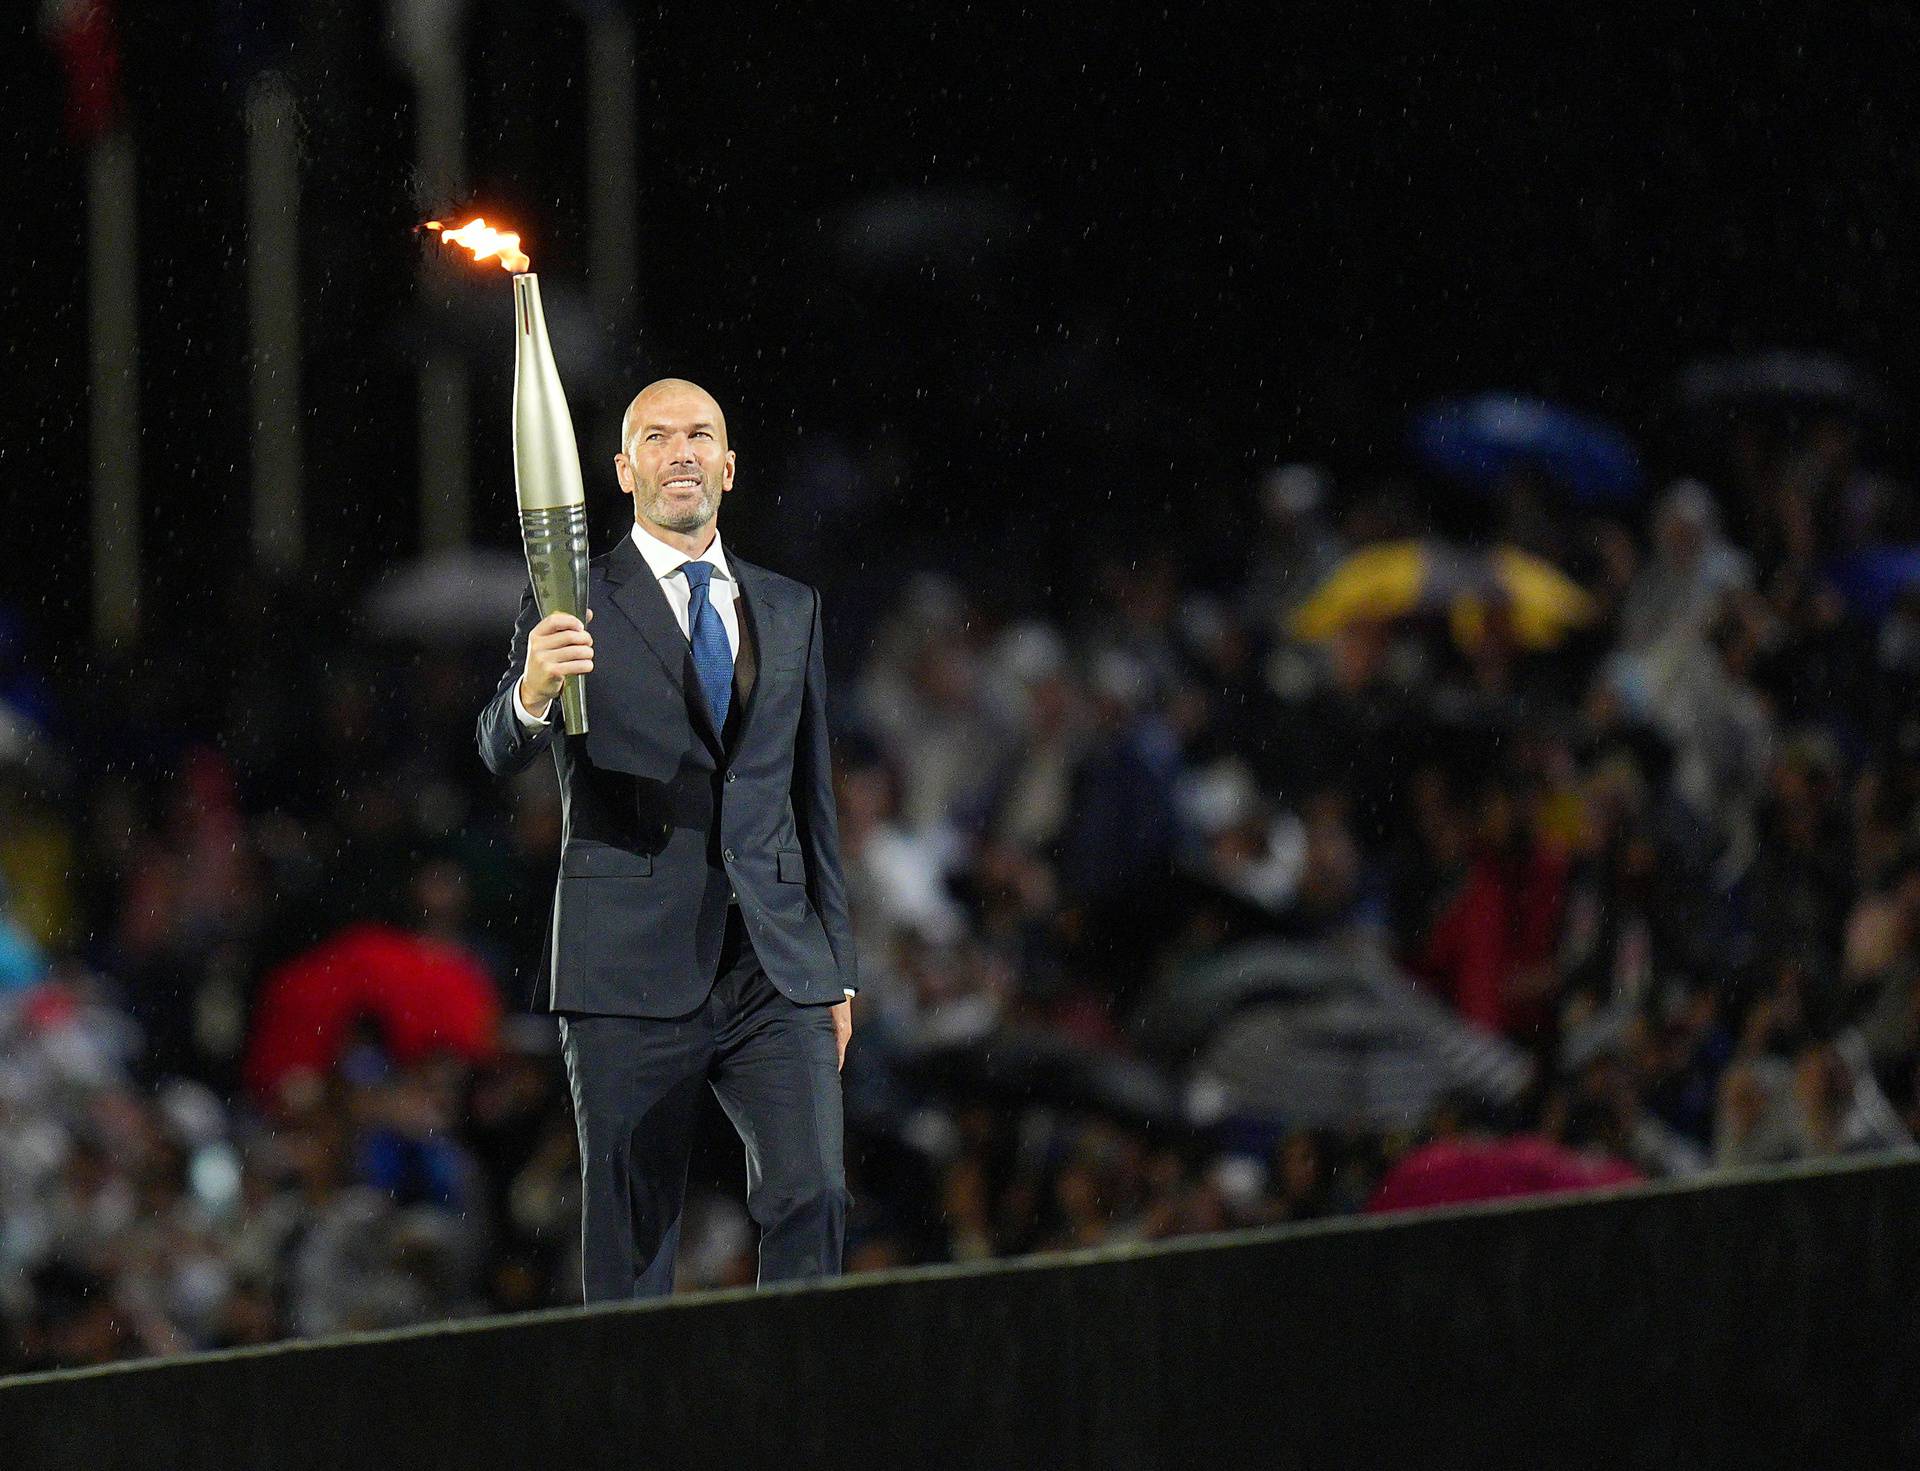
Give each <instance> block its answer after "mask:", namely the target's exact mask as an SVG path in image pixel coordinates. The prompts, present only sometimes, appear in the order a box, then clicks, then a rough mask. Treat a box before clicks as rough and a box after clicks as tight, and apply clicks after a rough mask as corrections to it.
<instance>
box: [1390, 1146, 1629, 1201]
mask: <svg viewBox="0 0 1920 1471" xmlns="http://www.w3.org/2000/svg"><path fill="white" fill-rule="evenodd" d="M1643 1178H1644V1176H1642V1175H1641V1173H1640V1171H1638V1170H1637V1169H1635V1168H1634V1167H1633V1166H1632V1165H1630V1164H1628V1163H1627V1162H1626V1161H1625V1160H1622V1159H1614V1158H1612V1157H1611V1156H1603V1157H1601V1158H1597V1159H1596V1158H1592V1157H1590V1156H1587V1155H1584V1154H1577V1153H1575V1152H1574V1151H1573V1150H1571V1149H1568V1148H1567V1147H1566V1146H1565V1145H1563V1144H1556V1143H1554V1142H1553V1140H1551V1139H1542V1138H1540V1137H1539V1136H1538V1135H1532V1134H1521V1135H1517V1136H1515V1137H1514V1138H1511V1139H1438V1140H1435V1141H1434V1142H1433V1143H1432V1144H1427V1145H1423V1146H1421V1147H1420V1148H1419V1149H1416V1150H1414V1151H1412V1152H1411V1153H1410V1154H1408V1155H1406V1156H1404V1157H1403V1158H1402V1159H1401V1160H1400V1162H1399V1163H1398V1164H1396V1165H1395V1166H1394V1167H1393V1168H1392V1169H1390V1170H1388V1171H1387V1174H1386V1178H1385V1179H1383V1180H1382V1181H1381V1182H1380V1187H1379V1189H1377V1190H1375V1191H1374V1193H1373V1199H1371V1200H1369V1201H1368V1202H1367V1209H1368V1210H1369V1211H1403V1210H1418V1209H1420V1208H1421V1207H1423V1206H1433V1205H1464V1204H1466V1203H1468V1202H1470V1201H1475V1200H1506V1199H1509V1198H1511V1197H1513V1196H1520V1195H1554V1194H1558V1193H1560V1192H1563V1191H1568V1190H1595V1189H1598V1188H1600V1187H1601V1186H1604V1185H1632V1184H1635V1183H1637V1182H1638V1181H1640V1180H1641V1179H1643Z"/></svg>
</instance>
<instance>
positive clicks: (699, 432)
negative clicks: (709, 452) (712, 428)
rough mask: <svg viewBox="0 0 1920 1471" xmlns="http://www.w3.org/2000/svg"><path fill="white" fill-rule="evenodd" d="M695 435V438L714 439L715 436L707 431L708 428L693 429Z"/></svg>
mask: <svg viewBox="0 0 1920 1471" xmlns="http://www.w3.org/2000/svg"><path fill="white" fill-rule="evenodd" d="M693 437H694V438H695V439H712V438H713V436H712V435H711V434H709V433H707V431H706V430H704V429H696V430H694V431H693Z"/></svg>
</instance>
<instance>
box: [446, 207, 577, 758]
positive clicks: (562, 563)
mask: <svg viewBox="0 0 1920 1471" xmlns="http://www.w3.org/2000/svg"><path fill="white" fill-rule="evenodd" d="M427 228H428V229H430V230H438V229H440V228H441V226H440V224H439V222H438V221H432V222H430V223H429V224H428V226H427ZM440 238H441V240H442V241H443V242H444V243H447V244H455V245H464V246H466V247H467V248H468V249H469V250H471V251H472V252H473V257H474V259H475V260H486V259H488V258H489V257H490V256H497V257H498V258H499V260H500V264H501V265H502V266H504V267H505V268H506V269H507V270H509V271H511V272H512V273H513V331H514V354H513V482H514V490H515V492H516V493H517V494H518V496H519V500H520V536H521V540H522V541H523V542H524V543H525V545H526V550H527V575H528V577H529V578H530V579H531V580H532V582H533V598H534V602H535V603H536V604H537V605H538V607H539V610H540V616H541V617H542V618H544V617H546V616H547V615H548V614H549V613H571V614H573V616H574V617H576V618H578V619H580V620H581V621H582V622H583V623H584V622H585V621H586V617H587V495H586V490H585V488H584V486H583V485H582V483H581V479H580V447H579V445H578V444H577V443H576V442H575V440H574V437H573V415H571V414H570V413H568V412H567V395H566V392H565V390H564V389H562V388H561V386H560V370H559V368H558V367H556V366H555V365H554V361H553V345H552V343H550V342H549V341H548V340H547V318H546V313H545V312H544V311H543V310H542V309H541V306H540V278H539V277H538V276H536V275H534V274H533V273H532V272H531V271H529V270H528V269H527V268H528V266H530V265H531V264H532V262H531V261H529V260H528V259H527V257H526V256H525V255H524V254H523V253H522V252H521V250H520V237H519V236H518V235H515V234H512V233H511V232H506V231H498V230H491V229H489V228H487V223H486V221H485V220H475V221H474V222H473V223H472V224H470V225H465V226H462V227H461V228H460V229H458V230H447V231H445V232H444V233H443V234H442V235H441V237H440ZM584 678H585V676H584V675H577V674H576V675H569V676H567V678H566V679H565V680H564V681H563V682H562V683H561V686H560V713H561V715H562V717H563V718H564V719H565V721H566V728H567V734H568V735H585V734H586V730H587V692H586V689H585V687H584V685H583V684H582V681H583V680H584Z"/></svg>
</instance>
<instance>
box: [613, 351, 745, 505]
mask: <svg viewBox="0 0 1920 1471" xmlns="http://www.w3.org/2000/svg"><path fill="white" fill-rule="evenodd" d="M623 431H624V433H623V439H624V448H623V452H622V453H620V454H617V455H615V456H614V457H613V465H614V473H615V474H616V475H617V476H618V477H619V479H620V488H621V489H622V490H624V491H625V492H626V493H627V494H628V495H630V496H632V497H633V499H634V508H635V513H636V514H637V515H639V516H640V517H641V518H642V519H644V520H647V521H650V522H652V523H653V524H654V525H655V526H658V527H661V528H663V529H665V530H668V531H697V530H699V529H700V528H701V527H702V526H705V525H706V524H707V523H708V522H710V521H711V520H713V518H714V515H715V513H716V512H718V511H719V509H720V497H721V496H722V495H723V494H724V493H725V492H727V491H729V490H731V489H733V451H732V450H730V449H728V448H727V421H726V418H725V417H724V416H723V415H722V414H721V412H720V406H719V405H718V404H716V403H715V402H714V401H713V399H712V398H711V397H710V396H709V395H708V394H707V393H705V392H704V391H702V390H701V389H699V388H696V387H695V386H694V385H693V384H691V383H673V384H667V385H661V384H656V385H655V386H653V387H652V388H649V389H647V390H646V391H645V392H644V393H642V394H641V395H640V396H639V397H638V398H636V399H635V400H634V401H633V403H632V405H631V406H630V407H629V408H628V410H627V417H626V422H625V424H624V426H623Z"/></svg>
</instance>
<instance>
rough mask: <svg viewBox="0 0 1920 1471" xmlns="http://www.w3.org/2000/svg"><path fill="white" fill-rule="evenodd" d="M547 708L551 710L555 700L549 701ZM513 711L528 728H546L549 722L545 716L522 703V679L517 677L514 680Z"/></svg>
mask: <svg viewBox="0 0 1920 1471" xmlns="http://www.w3.org/2000/svg"><path fill="white" fill-rule="evenodd" d="M547 708H548V709H549V710H551V709H552V708H553V702H552V701H551V700H549V701H548V702H547ZM513 713H514V714H515V715H518V716H519V717H520V723H521V724H522V725H524V726H525V727H526V728H527V729H528V730H540V729H542V728H544V727H545V725H546V723H547V721H546V717H545V716H543V715H535V714H534V713H533V712H532V711H531V710H529V709H527V707H526V706H525V705H523V704H521V703H520V681H519V680H517V679H516V680H515V681H514V682H513Z"/></svg>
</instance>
